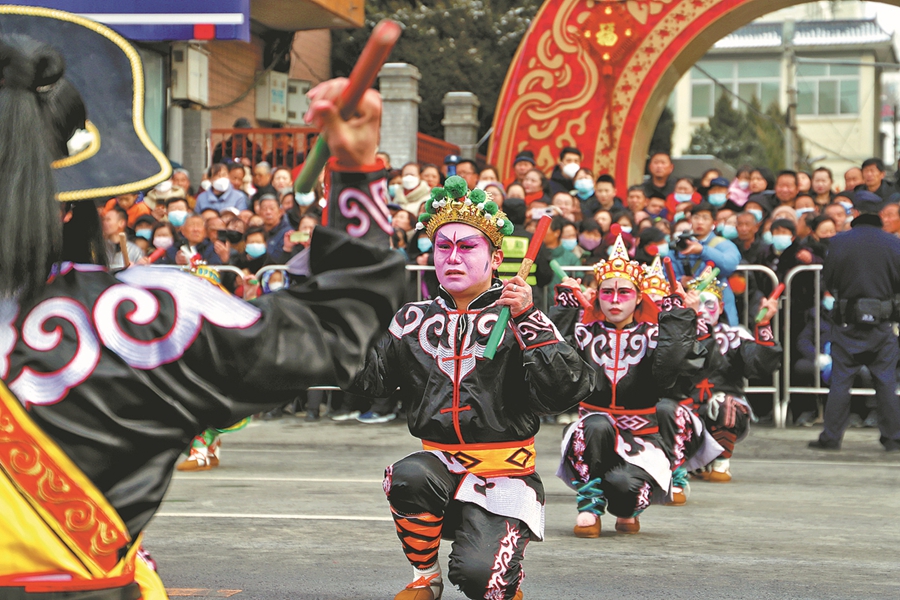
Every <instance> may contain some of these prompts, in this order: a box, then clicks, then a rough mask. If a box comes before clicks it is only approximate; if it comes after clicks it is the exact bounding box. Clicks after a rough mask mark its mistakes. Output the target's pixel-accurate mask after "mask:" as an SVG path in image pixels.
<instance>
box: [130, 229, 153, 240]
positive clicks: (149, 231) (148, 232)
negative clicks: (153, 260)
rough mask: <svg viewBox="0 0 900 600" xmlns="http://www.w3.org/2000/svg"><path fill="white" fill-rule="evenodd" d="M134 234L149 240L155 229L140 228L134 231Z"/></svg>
mask: <svg viewBox="0 0 900 600" xmlns="http://www.w3.org/2000/svg"><path fill="white" fill-rule="evenodd" d="M134 235H136V236H138V237H139V238H144V239H145V240H147V241H148V242H149V241H150V236H151V235H153V230H152V229H138V230H137V231H135V232H134Z"/></svg>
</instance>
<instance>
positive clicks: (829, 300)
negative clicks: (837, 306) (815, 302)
mask: <svg viewBox="0 0 900 600" xmlns="http://www.w3.org/2000/svg"><path fill="white" fill-rule="evenodd" d="M822 308H824V309H825V310H834V296H822Z"/></svg>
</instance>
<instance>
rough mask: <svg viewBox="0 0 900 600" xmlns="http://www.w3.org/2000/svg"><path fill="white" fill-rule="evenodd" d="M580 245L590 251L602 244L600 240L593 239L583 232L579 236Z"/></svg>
mask: <svg viewBox="0 0 900 600" xmlns="http://www.w3.org/2000/svg"><path fill="white" fill-rule="evenodd" d="M578 245H579V246H581V247H582V248H584V249H585V250H587V251H588V252H593V250H594V249H595V248H596V247H597V246H599V245H600V240H595V239H591V238H589V237H587V236H586V235H584V234H581V235H579V236H578Z"/></svg>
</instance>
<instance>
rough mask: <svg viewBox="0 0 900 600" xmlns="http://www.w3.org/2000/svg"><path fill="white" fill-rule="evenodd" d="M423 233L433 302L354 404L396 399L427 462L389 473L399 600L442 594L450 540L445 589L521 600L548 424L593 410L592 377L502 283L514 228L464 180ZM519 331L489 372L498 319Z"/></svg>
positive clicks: (389, 347) (398, 328)
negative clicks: (506, 243)
mask: <svg viewBox="0 0 900 600" xmlns="http://www.w3.org/2000/svg"><path fill="white" fill-rule="evenodd" d="M419 221H420V222H419V225H418V227H419V229H424V231H425V233H426V234H427V235H428V237H429V238H430V239H431V240H432V241H433V243H434V263H435V269H436V271H437V278H438V281H439V282H440V284H441V287H440V293H439V296H438V297H437V298H436V299H435V300H434V301H425V302H413V303H411V304H407V305H406V306H404V307H403V308H401V309H400V312H398V313H397V315H396V316H395V317H394V322H393V323H392V324H391V327H390V330H389V332H388V333H387V334H386V335H385V336H384V337H383V339H382V340H381V343H380V344H379V345H378V346H377V347H376V348H375V349H374V350H372V351H370V353H369V358H368V360H367V362H366V367H365V369H364V370H363V371H362V372H360V374H359V376H358V377H357V379H356V382H355V385H354V386H353V388H352V390H351V391H354V392H357V393H365V394H369V395H372V396H375V397H381V396H385V395H387V394H390V393H391V392H392V391H394V390H395V389H397V388H400V392H399V393H400V394H401V396H404V400H405V402H404V403H405V404H407V406H409V413H408V414H409V419H408V420H409V430H410V432H411V433H412V434H413V435H414V436H416V437H418V438H420V439H421V440H422V448H423V451H422V452H418V453H415V454H412V455H410V456H407V457H406V458H404V459H402V460H400V461H399V462H396V463H394V464H393V465H391V466H390V467H388V468H387V470H386V471H385V478H384V491H385V493H386V494H387V497H388V501H389V502H390V505H391V513H392V514H393V517H394V522H395V524H396V529H397V535H398V536H399V537H400V541H401V545H402V547H403V551H404V552H405V553H406V557H407V559H408V560H409V562H410V563H411V564H412V566H413V582H412V583H411V584H409V586H407V588H406V589H405V590H403V591H401V592H400V593H399V594H397V596H396V600H433V599H436V598H440V597H441V594H442V591H443V586H444V583H443V578H442V575H441V568H440V565H439V564H438V562H437V559H438V547H439V545H440V540H441V537H444V538H446V539H452V540H453V549H452V551H451V552H450V567H449V571H448V573H447V577H448V579H449V580H450V582H451V583H453V584H455V585H456V586H458V587H459V588H460V590H461V591H462V592H463V593H464V594H465V595H466V596H467V597H469V598H496V599H498V600H499V599H506V600H509V599H511V598H516V599H521V598H522V591H521V590H520V589H519V585H520V583H521V581H522V564H521V562H522V557H523V555H524V551H525V545H526V544H527V543H528V542H529V541H530V540H541V539H542V538H543V535H544V488H543V485H542V484H541V480H540V477H538V475H537V473H535V470H534V468H535V467H534V465H535V450H534V436H535V434H536V433H537V431H538V429H539V427H540V416H541V415H546V414H553V413H559V412H562V411H564V410H566V409H568V408H571V407H572V406H573V405H575V404H576V403H577V402H578V401H579V400H581V399H583V398H585V397H586V396H587V395H588V394H589V393H590V390H591V385H592V382H593V379H594V377H593V373H592V370H591V368H590V367H589V366H588V365H587V364H585V363H584V361H582V360H581V358H579V356H578V353H577V352H576V351H575V349H574V348H573V347H572V346H570V345H569V344H567V343H566V342H564V341H563V340H562V338H561V336H560V335H559V332H558V331H557V330H556V327H554V325H553V323H552V322H551V321H550V320H549V319H548V318H547V317H546V316H545V315H544V314H543V313H542V312H541V311H539V310H537V309H536V308H535V307H534V304H533V303H532V292H531V287H530V286H528V285H527V284H526V283H525V280H524V279H522V278H521V277H514V278H512V279H510V280H509V281H507V282H506V283H505V284H503V283H501V282H500V280H499V279H497V278H496V274H495V272H496V270H497V267H498V266H499V265H500V263H501V261H502V260H503V253H502V251H501V250H499V248H500V246H501V242H502V240H503V236H504V235H508V234H509V233H510V232H511V231H512V223H510V222H509V221H508V220H507V219H506V216H505V215H504V213H503V212H501V211H499V210H498V207H497V205H496V204H495V203H493V202H491V201H490V200H489V199H487V198H486V196H485V193H484V192H483V191H481V190H472V191H469V190H468V189H467V187H466V182H465V180H463V179H462V178H460V177H457V176H452V177H450V178H448V179H447V182H446V185H445V187H444V188H435V189H434V190H432V196H431V199H430V200H428V201H427V203H426V212H425V213H424V214H423V215H422V216H421V217H420V219H419ZM503 307H509V309H510V311H511V314H512V317H513V318H512V320H511V321H510V322H509V325H507V327H506V329H505V330H504V331H503V337H502V339H501V341H500V343H499V346H498V349H497V352H496V354H495V356H494V358H493V359H492V360H485V359H484V352H485V346H486V344H487V341H488V337H489V336H490V333H491V329H492V326H493V325H494V323H495V322H496V321H497V318H498V314H499V313H500V312H501V308H503Z"/></svg>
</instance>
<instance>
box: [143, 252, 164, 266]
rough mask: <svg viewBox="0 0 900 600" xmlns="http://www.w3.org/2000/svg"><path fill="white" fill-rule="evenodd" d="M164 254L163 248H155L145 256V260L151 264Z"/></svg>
mask: <svg viewBox="0 0 900 600" xmlns="http://www.w3.org/2000/svg"><path fill="white" fill-rule="evenodd" d="M165 254H166V249H165V248H157V249H156V250H154V251H153V252H152V253H150V256H148V257H147V260H148V261H149V262H150V264H151V265H152V264H153V263H155V262H156V261H158V260H159V259H160V258H162V257H163V256H164V255H165Z"/></svg>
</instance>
